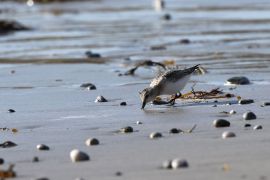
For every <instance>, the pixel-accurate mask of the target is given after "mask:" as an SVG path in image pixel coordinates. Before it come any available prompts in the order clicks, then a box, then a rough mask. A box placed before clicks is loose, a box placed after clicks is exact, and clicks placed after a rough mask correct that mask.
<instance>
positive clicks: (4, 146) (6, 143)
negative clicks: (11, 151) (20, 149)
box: [0, 141, 17, 148]
mask: <svg viewBox="0 0 270 180" xmlns="http://www.w3.org/2000/svg"><path fill="white" fill-rule="evenodd" d="M15 146H17V144H16V143H14V142H12V141H5V142H3V143H2V144H0V147H2V148H10V147H15Z"/></svg>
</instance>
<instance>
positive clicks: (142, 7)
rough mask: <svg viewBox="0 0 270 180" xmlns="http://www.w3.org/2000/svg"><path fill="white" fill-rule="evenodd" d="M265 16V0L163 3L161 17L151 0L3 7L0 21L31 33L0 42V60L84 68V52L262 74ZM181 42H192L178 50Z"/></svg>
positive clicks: (269, 22) (269, 20) (269, 23)
mask: <svg viewBox="0 0 270 180" xmlns="http://www.w3.org/2000/svg"><path fill="white" fill-rule="evenodd" d="M269 10H270V3H269V2H268V1H263V0H260V1H256V2H252V1H242V0H241V1H232V0H230V1H226V2H220V1H215V0H212V1H208V2H205V1H203V2H202V1H196V0H195V1H176V0H168V1H167V9H166V10H165V11H164V12H155V11H154V10H153V8H152V6H151V1H145V0H139V1H136V2H133V1H125V0H116V1H113V2H112V1H110V0H103V1H94V2H71V3H54V4H47V5H44V4H43V5H38V4H36V5H34V6H33V7H28V6H26V5H25V4H17V3H11V2H1V6H0V11H1V12H2V13H1V14H0V18H1V19H10V18H11V17H12V19H14V20H17V21H19V22H21V23H23V24H25V25H26V26H29V27H31V28H33V30H31V31H23V32H17V33H12V34H9V35H5V36H0V58H1V59H7V58H8V59H12V60H13V61H12V62H17V61H20V60H23V59H27V60H30V62H37V61H38V59H58V60H59V59H61V60H63V59H72V58H74V59H77V58H81V61H79V62H83V59H84V58H85V54H84V53H85V51H87V50H92V51H94V52H98V53H101V54H102V56H104V57H106V61H113V62H115V61H116V62H118V63H119V62H120V61H121V60H122V59H123V58H126V57H131V59H144V58H151V59H153V60H162V59H175V60H178V61H179V63H182V64H194V63H198V62H199V63H202V64H204V65H209V66H210V65H211V66H210V68H212V67H213V66H212V65H214V64H215V68H219V67H222V69H224V68H225V69H228V68H229V69H230V68H232V66H233V67H234V68H237V69H238V68H240V67H245V69H249V68H252V67H253V66H255V67H256V68H259V69H265V68H267V66H266V65H268V64H269V57H270V54H269V53H268V49H269V41H268V40H269V38H270V35H269V32H270V11H269ZM164 13H170V14H171V15H172V20H171V21H165V20H162V18H161V17H162V15H163V14H164ZM183 38H188V39H190V40H191V43H190V44H187V45H184V44H180V43H179V40H181V39H183ZM152 45H166V47H167V49H166V50H161V51H151V50H150V46H152ZM2 61H3V60H2ZM63 61H64V60H63ZM4 62H8V61H4ZM260 65H261V66H260ZM242 70H243V69H241V71H242Z"/></svg>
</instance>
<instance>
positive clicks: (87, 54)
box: [85, 51, 101, 58]
mask: <svg viewBox="0 0 270 180" xmlns="http://www.w3.org/2000/svg"><path fill="white" fill-rule="evenodd" d="M85 55H86V56H87V57H88V58H101V55H100V54H98V53H93V52H92V51H86V52H85Z"/></svg>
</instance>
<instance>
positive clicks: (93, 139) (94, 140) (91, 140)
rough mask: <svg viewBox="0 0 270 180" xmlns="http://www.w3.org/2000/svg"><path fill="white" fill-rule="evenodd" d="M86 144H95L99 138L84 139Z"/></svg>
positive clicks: (97, 143)
mask: <svg viewBox="0 0 270 180" xmlns="http://www.w3.org/2000/svg"><path fill="white" fill-rule="evenodd" d="M86 145H87V146H96V145H99V140H98V139H96V138H90V139H87V140H86Z"/></svg>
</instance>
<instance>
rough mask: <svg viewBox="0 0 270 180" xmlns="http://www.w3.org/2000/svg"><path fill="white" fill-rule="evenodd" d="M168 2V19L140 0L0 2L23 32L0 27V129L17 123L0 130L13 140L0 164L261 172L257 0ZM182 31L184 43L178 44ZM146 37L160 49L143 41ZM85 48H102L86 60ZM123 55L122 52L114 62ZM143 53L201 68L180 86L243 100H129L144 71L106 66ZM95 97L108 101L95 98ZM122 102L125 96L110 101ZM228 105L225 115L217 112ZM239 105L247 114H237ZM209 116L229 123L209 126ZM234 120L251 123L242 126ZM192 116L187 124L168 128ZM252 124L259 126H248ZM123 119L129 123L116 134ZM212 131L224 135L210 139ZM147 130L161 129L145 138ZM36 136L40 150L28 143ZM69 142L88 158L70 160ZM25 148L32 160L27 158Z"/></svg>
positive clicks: (262, 96) (162, 173)
mask: <svg viewBox="0 0 270 180" xmlns="http://www.w3.org/2000/svg"><path fill="white" fill-rule="evenodd" d="M169 2H171V4H170V3H168V6H167V10H168V11H166V12H170V13H171V15H172V17H173V19H172V20H171V21H170V22H167V21H164V20H162V19H161V17H162V15H163V14H162V13H156V12H154V11H153V9H152V7H151V3H149V2H146V1H144V0H140V1H136V2H135V1H134V2H130V3H128V2H127V1H123V0H117V1H115V3H111V1H106V0H104V1H101V2H94V3H93V4H88V3H90V2H84V3H82V4H79V3H76V2H75V3H67V4H61V3H60V4H53V5H51V4H48V5H42V6H34V7H33V9H28V7H25V6H23V5H21V4H17V3H10V2H5V3H3V6H1V7H0V12H2V13H1V14H0V17H1V18H7V17H10V16H11V15H12V16H13V17H14V19H15V20H17V21H19V22H21V23H23V24H24V25H26V26H30V27H32V28H33V30H31V31H25V32H18V33H11V34H8V35H3V36H0V59H1V61H0V62H2V63H3V64H1V65H0V77H1V78H0V96H1V101H0V114H1V120H0V122H1V123H0V128H4V127H7V128H10V129H11V128H16V129H17V130H18V132H17V133H12V132H11V131H10V130H9V131H8V130H0V134H1V138H0V141H1V142H0V143H2V142H4V141H12V142H14V143H16V144H17V146H15V147H11V148H0V158H3V159H4V160H5V163H4V165H1V166H0V170H4V169H7V168H8V167H9V165H10V164H15V167H14V171H15V172H16V174H17V177H16V179H22V180H24V179H25V180H26V179H37V178H40V177H47V178H49V179H58V180H59V179H71V180H72V179H73V180H75V179H76V178H79V177H81V178H83V179H85V180H87V179H145V180H146V179H147V180H149V179H150V180H154V179H155V180H158V179H160V180H163V179H185V180H189V179H190V180H191V179H192V180H194V179H221V180H222V179H224V180H225V179H250V180H254V179H258V180H266V179H269V178H270V174H269V167H270V162H269V159H268V157H269V156H270V152H269V148H270V133H269V128H270V122H269V117H270V109H269V108H270V106H266V107H261V105H262V104H263V102H264V101H268V102H269V101H270V98H269V91H270V67H269V64H270V61H269V57H270V55H269V52H268V50H269V42H268V39H269V37H268V36H269V29H270V26H269V19H270V14H269V9H270V6H269V4H268V3H266V2H263V1H260V3H258V2H256V3H252V2H251V1H250V2H248V1H239V2H235V1H226V2H222V4H220V3H221V2H220V1H219V2H217V1H210V2H201V1H188V2H187V1H183V4H179V3H175V2H176V1H174V0H172V1H169ZM172 3H174V4H175V5H173V4H172ZM14 7H17V8H15V9H16V11H15V10H14ZM135 25H136V26H135ZM184 38H188V39H190V41H191V42H190V43H189V44H181V43H179V40H181V39H184ZM153 45H161V46H165V47H166V48H165V49H164V50H157V51H152V50H151V48H150V47H151V46H153ZM87 50H93V51H94V52H97V53H100V54H101V55H102V58H101V59H91V58H90V59H86V57H85V54H84V53H85V51H87ZM128 57H129V58H130V59H131V60H124V58H128ZM144 59H152V60H154V61H159V62H160V61H163V60H174V61H175V62H176V63H177V64H180V65H181V67H182V68H184V67H189V66H192V65H195V64H201V65H202V67H204V68H205V69H206V70H207V71H208V73H207V74H205V75H194V76H192V78H191V80H190V81H189V83H188V84H187V86H186V87H185V89H184V90H183V91H182V93H186V92H189V91H190V90H191V87H192V86H193V85H194V83H195V84H196V86H195V87H194V88H195V90H205V91H210V90H211V89H213V88H217V87H220V89H222V90H223V91H224V92H226V93H232V94H234V95H236V96H241V97H242V98H243V99H254V101H255V103H252V104H248V105H239V104H238V103H237V99H236V97H233V98H229V99H218V103H215V102H214V100H215V99H211V100H203V101H201V102H196V101H192V100H189V101H187V100H177V101H176V104H175V105H174V106H172V107H170V106H166V105H160V106H157V105H151V104H148V105H147V106H146V108H145V110H141V109H140V107H141V101H140V98H139V93H138V92H139V91H141V90H142V89H144V88H145V87H147V86H149V83H150V81H151V79H152V78H153V77H155V75H156V73H155V72H154V71H152V70H149V69H146V68H140V69H139V70H138V71H136V73H135V76H118V73H119V72H118V71H120V72H125V71H127V70H128V69H129V68H131V67H132V64H134V63H136V62H137V61H139V60H144ZM84 60H85V63H82V62H84ZM123 64H124V65H123ZM11 72H12V73H11ZM233 76H246V77H247V78H249V79H250V81H251V84H250V85H239V86H236V88H235V89H234V88H233V89H230V87H231V86H225V85H224V84H225V82H226V80H227V79H228V78H230V77H233ZM83 83H93V84H94V85H95V86H96V87H97V89H96V90H90V91H89V90H86V89H82V88H80V85H81V84H83ZM99 95H103V96H104V97H105V98H106V99H108V102H104V103H95V99H96V97H97V96H99ZM123 101H125V102H127V106H120V103H121V102H123ZM229 103H231V105H228V104H229ZM214 104H216V105H217V107H213V105H214ZM9 109H14V110H15V111H16V112H15V113H9V112H8V110H9ZM230 110H235V111H236V112H237V113H236V114H233V115H228V114H224V113H221V112H223V111H227V112H228V111H230ZM247 111H253V112H254V113H255V114H256V115H257V119H256V120H252V121H245V120H243V118H242V115H243V113H245V112H247ZM220 118H222V119H226V120H228V121H230V122H231V126H230V127H227V128H215V127H213V124H212V123H213V121H214V120H215V119H220ZM137 121H141V122H142V123H143V124H140V125H137V124H136V122H137ZM246 123H250V124H251V125H252V126H251V127H250V128H245V127H244V125H245V124H246ZM195 124H196V125H197V126H196V128H195V130H194V131H193V132H192V133H180V134H170V133H169V131H170V129H172V128H179V129H183V130H188V129H190V128H191V127H193V126H194V125H195ZM254 125H262V126H263V129H261V130H253V129H252V128H253V126H254ZM126 126H132V127H133V129H134V132H133V133H129V134H123V133H119V130H120V129H121V128H123V127H126ZM224 131H232V132H234V133H235V134H236V137H234V138H228V139H222V137H221V136H222V133H223V132H224ZM152 132H161V133H162V134H163V137H162V138H160V139H150V138H149V135H150V133H152ZM92 137H95V138H97V139H98V140H99V141H100V145H98V146H91V147H88V146H86V145H85V140H86V139H88V138H92ZM38 144H46V145H48V146H49V147H50V150H49V151H39V150H37V148H36V145H38ZM73 149H80V150H81V151H83V152H86V153H87V154H88V155H89V156H90V158H91V160H90V161H87V162H78V163H72V162H71V160H70V155H69V153H70V151H71V150H73ZM35 156H37V157H38V158H39V160H40V161H39V162H32V159H33V157H35ZM175 158H180V159H186V160H187V161H188V163H189V167H188V168H185V169H176V170H168V169H163V168H161V166H162V163H163V162H164V161H165V160H169V159H175ZM116 172H121V173H122V175H121V176H116Z"/></svg>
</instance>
